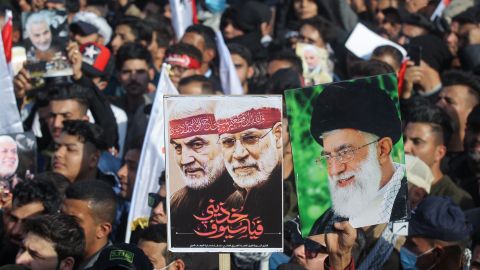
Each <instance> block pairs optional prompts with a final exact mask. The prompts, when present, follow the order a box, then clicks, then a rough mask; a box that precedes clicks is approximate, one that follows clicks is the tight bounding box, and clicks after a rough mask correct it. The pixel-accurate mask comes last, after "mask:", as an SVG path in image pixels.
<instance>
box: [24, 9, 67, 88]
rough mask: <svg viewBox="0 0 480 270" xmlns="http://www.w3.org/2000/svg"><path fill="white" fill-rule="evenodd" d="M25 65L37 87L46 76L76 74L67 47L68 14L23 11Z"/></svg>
mask: <svg viewBox="0 0 480 270" xmlns="http://www.w3.org/2000/svg"><path fill="white" fill-rule="evenodd" d="M22 25H23V26H24V29H23V33H24V37H23V38H24V44H25V50H26V58H27V62H26V68H27V70H28V71H29V72H30V75H31V77H32V85H33V87H34V88H38V87H41V86H42V85H43V84H44V83H45V81H44V78H47V77H60V76H70V75H72V74H73V70H72V67H71V65H70V62H69V61H68V59H67V54H66V51H65V48H66V47H67V43H68V39H69V36H68V32H69V30H68V21H67V13H66V12H65V11H59V10H41V11H38V12H32V13H23V14H22Z"/></svg>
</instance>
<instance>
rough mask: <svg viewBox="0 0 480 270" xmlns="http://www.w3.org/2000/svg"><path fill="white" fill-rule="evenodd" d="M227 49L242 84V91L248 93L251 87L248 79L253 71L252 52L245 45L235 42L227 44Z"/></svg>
mask: <svg viewBox="0 0 480 270" xmlns="http://www.w3.org/2000/svg"><path fill="white" fill-rule="evenodd" d="M228 50H229V51H230V55H231V56H232V62H233V65H234V66H235V70H236V72H237V75H238V78H239V79H240V83H241V84H242V88H243V93H244V94H248V93H249V90H250V89H249V88H251V87H249V79H250V78H252V76H253V73H254V69H253V60H252V53H251V52H250V50H248V48H247V47H245V46H243V45H240V44H236V43H232V44H229V45H228ZM252 90H253V89H252Z"/></svg>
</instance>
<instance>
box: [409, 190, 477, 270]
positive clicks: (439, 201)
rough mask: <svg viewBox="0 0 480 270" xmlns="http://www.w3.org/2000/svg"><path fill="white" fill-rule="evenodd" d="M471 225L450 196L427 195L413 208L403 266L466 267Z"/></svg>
mask: <svg viewBox="0 0 480 270" xmlns="http://www.w3.org/2000/svg"><path fill="white" fill-rule="evenodd" d="M470 233H471V226H470V225H469V224H468V223H467V221H466V218H465V214H464V213H463V212H462V209H460V207H458V205H456V204H455V203H454V202H453V201H452V200H451V199H449V198H447V197H436V196H431V197H427V198H425V199H424V200H423V201H422V202H421V203H420V204H419V205H418V207H417V208H416V209H415V210H414V211H413V212H412V216H411V219H410V221H409V226H408V236H407V239H406V241H405V244H404V246H403V247H402V248H401V249H400V262H401V263H402V267H403V269H448V270H460V269H464V266H465V264H466V261H467V259H466V257H465V255H464V254H465V249H466V248H467V247H468V246H469V242H470V241H469V240H470Z"/></svg>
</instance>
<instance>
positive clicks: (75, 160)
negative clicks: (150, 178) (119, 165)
mask: <svg viewBox="0 0 480 270" xmlns="http://www.w3.org/2000/svg"><path fill="white" fill-rule="evenodd" d="M103 136H104V135H103V131H102V129H101V128H100V127H99V126H97V125H95V124H91V123H89V122H85V121H79V120H67V121H64V122H63V128H62V132H61V133H60V136H59V137H58V138H57V139H55V153H54V155H53V166H52V168H53V171H54V172H57V173H60V174H62V175H63V176H65V177H67V178H68V180H69V181H70V182H76V181H83V180H88V179H95V178H97V177H98V179H102V180H103V181H105V182H107V183H109V184H110V185H112V186H115V185H116V180H115V179H114V178H112V177H110V176H108V175H105V174H103V173H102V172H101V171H100V170H99V169H98V168H97V165H98V161H99V160H100V153H101V152H102V151H104V150H106V146H105V145H106V143H105V139H104V137H103Z"/></svg>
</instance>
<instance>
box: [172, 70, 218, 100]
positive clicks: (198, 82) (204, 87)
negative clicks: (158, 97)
mask: <svg viewBox="0 0 480 270" xmlns="http://www.w3.org/2000/svg"><path fill="white" fill-rule="evenodd" d="M178 92H180V94H182V95H215V91H214V90H213V87H212V82H211V81H210V80H209V79H208V78H207V77H205V76H203V75H192V76H189V77H185V78H183V79H181V80H180V82H179V83H178Z"/></svg>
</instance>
